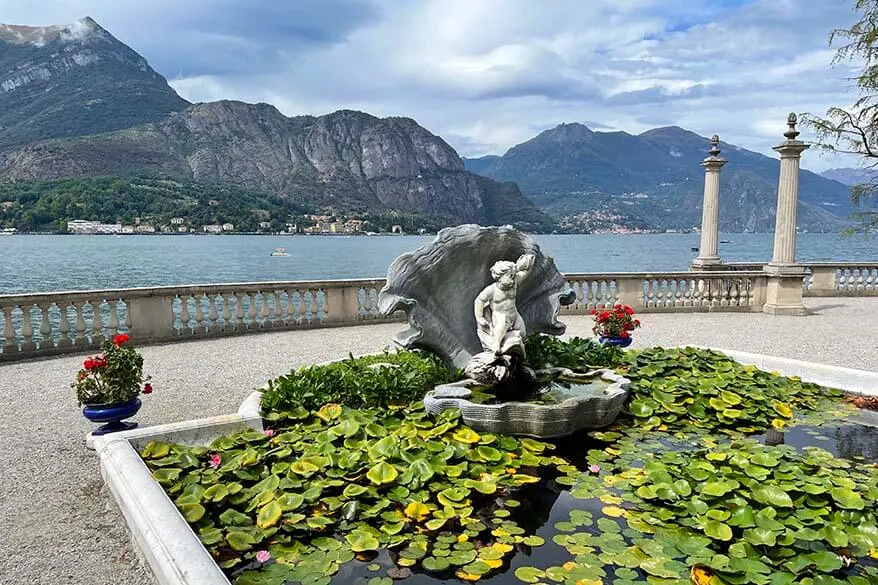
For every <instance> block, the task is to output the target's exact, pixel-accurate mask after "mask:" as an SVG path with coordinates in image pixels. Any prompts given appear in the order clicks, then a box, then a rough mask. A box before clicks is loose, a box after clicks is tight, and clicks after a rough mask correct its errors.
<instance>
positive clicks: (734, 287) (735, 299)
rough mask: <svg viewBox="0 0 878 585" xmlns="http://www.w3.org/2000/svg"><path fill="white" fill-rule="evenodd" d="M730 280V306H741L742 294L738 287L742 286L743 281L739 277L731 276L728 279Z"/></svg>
mask: <svg viewBox="0 0 878 585" xmlns="http://www.w3.org/2000/svg"><path fill="white" fill-rule="evenodd" d="M728 282H729V306H730V307H739V306H740V301H739V297H740V294H739V292H738V288H739V287H740V286H741V283H740V281H738V280H737V279H733V278H730V279H729V280H728Z"/></svg>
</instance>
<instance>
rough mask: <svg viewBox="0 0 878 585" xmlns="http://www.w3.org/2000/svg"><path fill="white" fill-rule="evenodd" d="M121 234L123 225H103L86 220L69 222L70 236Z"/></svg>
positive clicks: (68, 230) (68, 231)
mask: <svg viewBox="0 0 878 585" xmlns="http://www.w3.org/2000/svg"><path fill="white" fill-rule="evenodd" d="M121 232H122V224H121V223H101V222H99V221H88V220H85V219H74V220H71V221H68V222H67V233H70V234H118V233H121Z"/></svg>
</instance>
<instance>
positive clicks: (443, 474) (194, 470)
mask: <svg viewBox="0 0 878 585" xmlns="http://www.w3.org/2000/svg"><path fill="white" fill-rule="evenodd" d="M274 418H275V419H280V420H277V421H276V422H277V423H278V426H279V428H278V429H277V430H276V431H273V432H272V431H269V432H268V433H262V432H259V431H253V430H250V431H245V432H240V433H237V434H234V435H231V436H227V437H223V438H220V439H218V440H217V441H215V442H214V443H213V444H212V445H211V446H210V448H201V447H189V446H184V445H170V444H167V443H150V444H149V445H147V446H146V447H145V448H144V450H143V452H142V456H143V458H144V459H145V460H146V462H147V464H148V466H149V467H150V469H152V470H153V477H154V478H155V479H156V480H157V481H158V482H159V483H161V484H162V485H163V486H164V488H165V490H166V491H167V492H168V493H169V494H170V495H171V497H172V498H173V499H174V501H175V503H176V505H177V507H178V508H179V509H180V511H181V512H182V514H183V515H184V517H185V518H186V519H187V521H189V522H190V524H191V525H192V526H193V528H194V529H195V531H196V533H197V534H198V535H199V536H200V538H201V540H202V542H203V543H204V544H205V546H206V547H207V548H208V550H210V552H211V554H212V555H213V556H214V558H215V559H216V560H217V562H218V563H219V564H220V566H221V567H223V568H224V569H229V570H233V571H234V570H238V571H240V572H239V574H237V575H236V583H237V584H238V585H257V584H258V585H280V584H282V583H284V582H285V581H287V580H289V581H292V582H300V583H303V585H326V584H327V583H328V582H329V578H330V576H331V575H333V574H334V573H335V572H337V571H338V569H339V566H340V565H342V564H344V563H345V562H348V561H351V560H352V559H354V558H359V559H360V560H369V559H371V558H373V557H374V556H375V555H376V554H377V551H378V550H379V549H389V550H390V551H391V556H392V558H393V560H394V561H395V564H396V568H394V569H391V571H398V572H397V573H390V572H389V574H390V575H391V576H396V577H400V576H404V575H405V574H406V573H405V571H410V569H409V567H413V568H416V569H420V570H425V571H428V572H433V573H441V572H443V571H446V570H447V571H454V572H455V573H456V574H457V576H458V577H460V578H462V579H466V580H471V581H474V580H478V579H479V578H481V577H483V576H485V575H487V574H489V573H491V572H492V571H495V570H496V569H499V568H500V567H501V566H502V565H503V564H504V562H505V559H506V558H507V557H508V556H510V555H511V554H512V553H513V551H514V546H515V545H519V544H526V545H530V546H535V545H538V544H541V543H542V541H541V539H538V538H537V537H535V536H533V535H528V534H526V533H525V530H524V529H522V528H521V527H520V526H518V525H517V524H516V523H515V522H514V521H513V520H512V519H511V518H510V516H511V512H510V510H514V508H515V507H517V506H518V502H517V501H516V500H514V499H513V497H512V496H513V495H514V494H515V492H516V490H517V489H518V488H519V487H520V486H524V485H528V484H532V483H536V482H538V481H539V477H538V475H539V474H540V473H541V470H546V469H548V468H552V469H554V468H556V467H557V466H558V465H563V464H564V463H565V461H564V460H563V459H561V458H559V457H555V456H552V455H551V454H550V451H549V450H550V449H551V446H550V445H547V444H546V443H542V442H539V441H534V440H531V439H525V438H522V439H516V438H512V437H499V436H495V435H489V434H482V435H480V434H478V433H476V432H475V431H473V430H472V429H470V428H469V427H466V426H464V425H462V424H461V423H460V421H459V413H458V412H457V411H446V412H444V413H442V414H440V415H438V416H436V417H433V416H430V415H428V414H427V413H426V412H424V411H423V407H422V406H421V407H420V408H412V409H408V410H398V409H397V410H396V411H393V410H388V409H384V410H352V409H345V408H343V407H341V406H340V405H337V404H328V405H324V406H323V407H322V408H320V409H319V410H317V411H314V412H310V411H307V410H305V409H303V408H297V409H293V410H290V411H287V412H285V413H283V414H282V415H276V416H274ZM556 473H557V472H556ZM266 551H267V553H268V554H270V558H271V559H273V562H269V563H268V564H265V565H263V566H254V565H259V562H258V560H257V559H258V558H259V557H258V556H257V552H262V557H263V558H265V552H266ZM248 565H250V566H251V567H252V568H246V567H247V566H248ZM245 568H246V570H241V569H245ZM400 572H401V573H400ZM376 578H377V579H380V578H381V577H376ZM373 585H380V584H378V583H377V582H376V583H375V584H373Z"/></svg>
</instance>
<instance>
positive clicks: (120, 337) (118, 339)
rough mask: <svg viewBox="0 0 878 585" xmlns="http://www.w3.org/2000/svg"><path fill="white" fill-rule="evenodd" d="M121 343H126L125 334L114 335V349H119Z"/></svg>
mask: <svg viewBox="0 0 878 585" xmlns="http://www.w3.org/2000/svg"><path fill="white" fill-rule="evenodd" d="M123 343H128V334H127V333H120V334H119V335H116V336H115V337H113V345H115V346H116V347H119V346H120V345H122V344H123Z"/></svg>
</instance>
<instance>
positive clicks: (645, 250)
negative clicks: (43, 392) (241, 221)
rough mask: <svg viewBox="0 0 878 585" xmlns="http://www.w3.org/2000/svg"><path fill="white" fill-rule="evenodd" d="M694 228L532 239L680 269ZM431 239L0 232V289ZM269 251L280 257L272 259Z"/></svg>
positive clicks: (274, 272)
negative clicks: (279, 253) (279, 252)
mask: <svg viewBox="0 0 878 585" xmlns="http://www.w3.org/2000/svg"><path fill="white" fill-rule="evenodd" d="M699 238H700V236H699V235H698V234H637V235H541V236H536V239H537V241H538V242H539V244H540V246H541V247H542V249H543V250H544V251H545V252H546V253H547V254H549V255H550V256H552V257H554V258H555V263H556V264H557V266H558V268H559V269H560V270H561V271H562V272H629V271H674V270H686V269H687V267H688V265H689V263H690V261H691V260H692V258H694V257H695V256H697V252H693V251H692V248H693V247H696V246H698V244H699ZM721 238H722V239H723V240H731V243H728V244H720V255H721V256H722V258H723V259H724V260H726V261H729V262H738V261H753V262H767V261H768V260H770V259H771V250H772V245H773V241H774V240H773V238H774V236H773V234H723V235H722V236H721ZM432 239H433V236H373V237H368V236H349V237H340V236H194V235H193V236H124V237H114V236H63V235H62V236H53V235H14V236H0V294H4V293H5V294H8V293H16V292H42V291H56V290H87V289H103V288H127V287H136V286H158V285H177V284H204V283H228V282H253V281H273V280H321V279H344V278H369V277H383V276H385V274H386V273H387V268H388V266H389V265H390V263H391V262H392V261H393V259H394V258H396V257H397V256H398V255H399V254H400V253H402V252H406V251H409V250H414V249H415V248H418V247H419V246H421V245H422V244H424V243H426V242H429V241H430V240H432ZM276 247H283V248H286V250H287V252H288V253H289V256H286V257H271V256H269V254H270V253H271V251H272V250H273V249H274V248H276ZM798 259H799V260H800V261H803V262H815V261H878V239H872V240H867V239H864V238H863V237H862V236H853V237H850V238H841V237H840V236H838V235H837V234H801V235H800V236H799V240H798Z"/></svg>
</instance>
